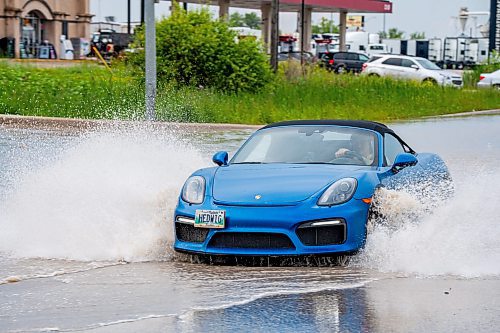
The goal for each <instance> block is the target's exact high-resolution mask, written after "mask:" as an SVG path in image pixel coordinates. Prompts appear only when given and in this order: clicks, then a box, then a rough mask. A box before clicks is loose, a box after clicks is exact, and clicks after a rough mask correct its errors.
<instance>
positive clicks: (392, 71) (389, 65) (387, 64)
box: [381, 57, 401, 78]
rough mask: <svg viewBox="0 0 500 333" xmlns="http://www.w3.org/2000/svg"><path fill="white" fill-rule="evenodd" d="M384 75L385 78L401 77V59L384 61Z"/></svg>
mask: <svg viewBox="0 0 500 333" xmlns="http://www.w3.org/2000/svg"><path fill="white" fill-rule="evenodd" d="M381 67H382V70H383V71H382V74H383V75H384V76H390V77H394V78H399V77H400V76H401V58H396V57H390V58H387V59H385V60H384V61H382V64H381Z"/></svg>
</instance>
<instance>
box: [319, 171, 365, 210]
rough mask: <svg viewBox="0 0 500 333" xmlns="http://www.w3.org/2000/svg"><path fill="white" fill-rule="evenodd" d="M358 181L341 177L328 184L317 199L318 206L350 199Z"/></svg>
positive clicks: (330, 204)
mask: <svg viewBox="0 0 500 333" xmlns="http://www.w3.org/2000/svg"><path fill="white" fill-rule="evenodd" d="M357 186H358V182H357V180H356V179H354V178H342V179H339V180H337V181H336V182H335V183H333V184H332V185H330V187H328V188H327V189H326V191H325V192H324V193H323V195H322V196H321V197H320V198H319V200H318V206H332V205H339V204H341V203H344V202H347V201H349V200H351V198H352V196H353V195H354V192H356V187H357Z"/></svg>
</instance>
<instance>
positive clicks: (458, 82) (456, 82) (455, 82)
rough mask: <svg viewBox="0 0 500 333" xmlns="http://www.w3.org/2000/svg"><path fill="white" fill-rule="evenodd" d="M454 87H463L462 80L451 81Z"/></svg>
mask: <svg viewBox="0 0 500 333" xmlns="http://www.w3.org/2000/svg"><path fill="white" fill-rule="evenodd" d="M451 82H452V83H453V84H454V85H457V86H461V85H462V80H452V81H451Z"/></svg>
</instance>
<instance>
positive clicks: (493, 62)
mask: <svg viewBox="0 0 500 333" xmlns="http://www.w3.org/2000/svg"><path fill="white" fill-rule="evenodd" d="M499 69H500V54H499V53H498V52H495V51H493V52H491V54H490V58H489V59H488V60H487V61H485V62H483V63H481V64H479V65H477V66H475V67H474V69H473V70H470V71H464V75H463V78H464V86H466V87H469V88H472V87H475V86H476V84H477V82H478V81H479V76H480V75H481V74H482V73H492V72H494V71H496V70H499Z"/></svg>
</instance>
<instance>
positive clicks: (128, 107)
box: [0, 62, 500, 124]
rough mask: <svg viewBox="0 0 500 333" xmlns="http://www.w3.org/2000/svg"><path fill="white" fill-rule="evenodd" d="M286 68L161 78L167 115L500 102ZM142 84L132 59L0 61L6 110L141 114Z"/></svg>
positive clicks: (225, 117) (406, 110) (254, 120)
mask: <svg viewBox="0 0 500 333" xmlns="http://www.w3.org/2000/svg"><path fill="white" fill-rule="evenodd" d="M285 77H286V75H284V74H280V75H279V76H278V77H277V78H276V80H275V82H274V83H272V84H271V85H268V86H267V87H266V88H264V89H263V90H262V91H260V92H255V93H240V94H237V95H236V94H221V93H217V92H214V91H212V90H206V89H201V90H200V89H195V88H181V89H177V88H174V87H173V86H171V85H169V84H160V85H159V88H158V98H157V118H158V120H162V121H185V122H220V123H244V124H265V123H270V122H274V121H281V120H287V119H321V118H343V119H347V118H349V119H367V120H379V121H387V120H397V119H412V118H419V117H423V116H432V115H440V114H449V113H456V112H464V111H472V110H484V109H496V108H500V93H499V92H498V91H495V90H476V89H469V88H467V89H454V88H442V87H438V86H431V85H422V84H419V83H415V82H408V81H394V80H390V79H381V78H369V77H358V76H352V75H333V74H331V73H327V72H324V71H319V70H313V71H312V72H311V73H309V74H307V76H306V78H300V79H285ZM143 110H144V89H143V87H142V82H141V80H140V79H136V78H135V77H134V75H133V74H131V73H129V72H128V71H127V68H126V67H121V66H118V67H115V68H114V69H113V75H111V74H110V73H109V72H108V71H107V70H106V69H104V68H102V67H99V66H82V67H76V68H55V69H38V68H33V67H25V66H14V65H7V64H2V63H1V62H0V113H6V114H18V115H34V116H54V117H72V118H84V119H91V118H94V119H103V118H104V119H142V117H143V113H144V112H143Z"/></svg>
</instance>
